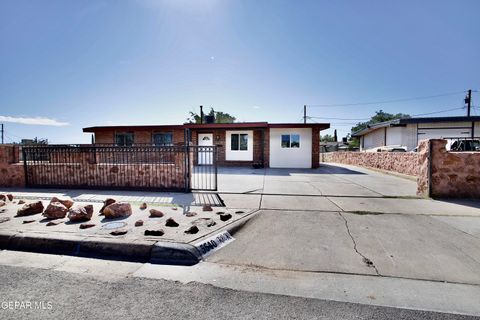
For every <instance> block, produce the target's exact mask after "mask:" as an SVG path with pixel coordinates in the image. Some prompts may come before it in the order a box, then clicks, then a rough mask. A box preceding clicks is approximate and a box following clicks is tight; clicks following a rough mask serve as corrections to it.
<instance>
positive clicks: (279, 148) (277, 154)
mask: <svg viewBox="0 0 480 320" xmlns="http://www.w3.org/2000/svg"><path fill="white" fill-rule="evenodd" d="M270 167H271V168H311V167H312V129H311V128H285V129H282V128H275V129H273V128H271V129H270Z"/></svg>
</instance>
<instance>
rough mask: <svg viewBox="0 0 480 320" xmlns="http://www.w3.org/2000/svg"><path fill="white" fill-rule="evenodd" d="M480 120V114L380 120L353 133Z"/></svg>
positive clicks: (360, 133) (354, 134)
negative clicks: (421, 124)
mask: <svg viewBox="0 0 480 320" xmlns="http://www.w3.org/2000/svg"><path fill="white" fill-rule="evenodd" d="M471 121H474V122H476V121H480V116H472V117H466V116H456V117H428V118H405V119H396V120H391V121H385V122H379V123H375V124H372V125H369V126H368V127H367V128H365V129H362V130H359V131H356V132H354V133H352V137H360V136H363V135H365V134H367V133H369V132H372V131H374V130H377V129H379V128H384V127H395V126H404V125H407V124H412V123H437V122H471Z"/></svg>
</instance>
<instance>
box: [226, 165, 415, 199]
mask: <svg viewBox="0 0 480 320" xmlns="http://www.w3.org/2000/svg"><path fill="white" fill-rule="evenodd" d="M218 190H219V192H220V193H249V194H272V195H313V196H318V195H323V196H360V197H384V196H402V197H405V196H407V197H408V196H415V193H416V182H415V181H414V180H408V179H404V178H400V177H397V176H393V175H388V174H384V173H380V172H376V171H373V170H368V169H363V168H359V167H354V166H348V165H332V164H323V163H322V164H321V166H320V168H318V169H271V168H267V169H252V168H223V167H222V168H219V170H218Z"/></svg>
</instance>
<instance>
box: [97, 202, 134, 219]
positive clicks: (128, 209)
mask: <svg viewBox="0 0 480 320" xmlns="http://www.w3.org/2000/svg"><path fill="white" fill-rule="evenodd" d="M131 214H132V206H131V205H130V203H128V202H115V203H112V204H110V205H108V206H107V207H106V208H105V209H103V215H104V216H105V218H108V219H111V218H121V217H129V216H130V215H131Z"/></svg>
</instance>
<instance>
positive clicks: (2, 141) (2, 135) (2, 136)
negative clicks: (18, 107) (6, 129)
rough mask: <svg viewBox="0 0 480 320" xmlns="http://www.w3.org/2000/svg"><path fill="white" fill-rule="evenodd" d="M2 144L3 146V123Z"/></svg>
mask: <svg viewBox="0 0 480 320" xmlns="http://www.w3.org/2000/svg"><path fill="white" fill-rule="evenodd" d="M2 144H3V123H2Z"/></svg>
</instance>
